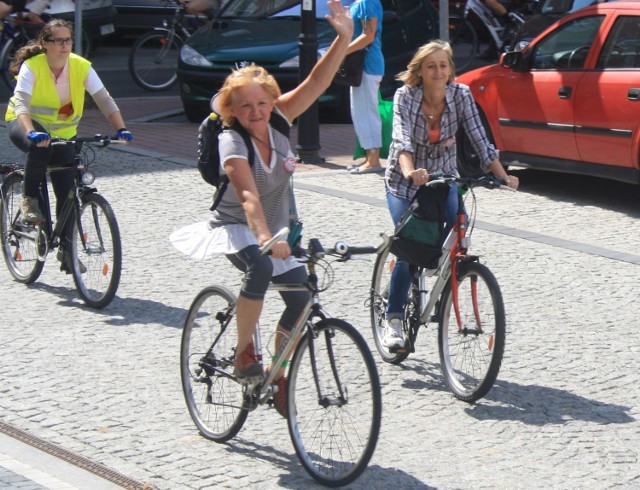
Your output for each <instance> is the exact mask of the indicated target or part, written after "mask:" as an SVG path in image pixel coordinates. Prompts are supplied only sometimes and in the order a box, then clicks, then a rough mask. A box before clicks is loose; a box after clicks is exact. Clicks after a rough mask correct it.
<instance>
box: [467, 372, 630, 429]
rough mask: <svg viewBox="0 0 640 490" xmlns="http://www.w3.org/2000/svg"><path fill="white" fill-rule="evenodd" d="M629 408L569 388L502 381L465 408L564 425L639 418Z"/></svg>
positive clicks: (484, 415)
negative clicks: (584, 395)
mask: <svg viewBox="0 0 640 490" xmlns="http://www.w3.org/2000/svg"><path fill="white" fill-rule="evenodd" d="M492 402H497V403H499V405H496V404H494V403H492ZM629 410H631V407H625V406H623V405H616V404H613V403H605V402H601V401H598V400H593V399H590V398H585V397H583V396H579V395H575V394H573V393H571V392H569V391H566V390H560V389H557V388H549V387H547V386H539V385H522V384H519V383H512V382H509V381H503V380H498V381H496V383H495V385H494V386H493V388H492V389H491V391H490V392H489V394H488V395H487V396H486V397H485V399H484V400H480V401H478V402H477V404H476V405H473V406H470V407H468V408H467V409H466V410H465V411H466V412H467V413H468V414H469V415H470V416H472V417H474V418H476V419H478V420H488V419H491V420H517V421H519V422H522V423H523V424H527V425H538V426H542V425H547V424H559V425H564V424H566V423H568V422H570V421H572V420H583V421H587V422H593V423H595V424H602V425H607V424H628V423H631V422H634V421H635V419H634V418H633V417H631V416H630V415H629V414H628V412H629Z"/></svg>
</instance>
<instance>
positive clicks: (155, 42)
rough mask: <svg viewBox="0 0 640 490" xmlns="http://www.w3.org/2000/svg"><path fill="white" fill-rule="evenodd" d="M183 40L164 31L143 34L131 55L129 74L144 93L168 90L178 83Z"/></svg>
mask: <svg viewBox="0 0 640 490" xmlns="http://www.w3.org/2000/svg"><path fill="white" fill-rule="evenodd" d="M182 44H183V42H182V39H180V38H179V37H178V36H176V35H175V34H173V35H172V34H171V33H169V32H165V31H151V32H148V33H146V34H143V35H142V36H141V37H140V38H139V39H138V40H137V41H136V42H135V43H134V45H133V47H132V48H131V52H130V53H129V73H131V77H132V78H133V80H134V81H135V82H136V83H137V84H138V85H139V86H140V87H142V88H143V89H145V90H149V91H152V92H153V91H160V90H167V89H168V88H170V87H171V86H173V84H175V83H176V81H177V80H178V75H177V69H178V57H179V56H180V48H182Z"/></svg>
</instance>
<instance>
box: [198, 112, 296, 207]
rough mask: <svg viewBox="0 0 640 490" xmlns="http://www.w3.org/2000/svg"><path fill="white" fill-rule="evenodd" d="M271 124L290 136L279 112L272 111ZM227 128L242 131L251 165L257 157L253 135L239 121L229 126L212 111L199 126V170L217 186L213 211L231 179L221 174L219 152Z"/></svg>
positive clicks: (211, 183)
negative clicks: (221, 139) (219, 141)
mask: <svg viewBox="0 0 640 490" xmlns="http://www.w3.org/2000/svg"><path fill="white" fill-rule="evenodd" d="M269 122H270V123H271V126H272V127H273V128H274V129H275V130H276V131H278V132H279V133H281V134H283V135H284V136H286V137H287V139H288V138H289V131H290V128H289V123H288V122H287V120H286V119H285V118H284V117H283V116H281V115H280V114H279V113H278V112H276V111H273V112H271V119H270V121H269ZM226 129H233V130H234V131H237V132H238V133H240V135H241V136H242V138H243V139H244V142H245V144H246V145H247V151H248V155H247V158H248V160H249V165H251V166H253V160H254V158H255V151H254V149H253V143H252V142H251V136H250V135H249V133H248V132H247V130H246V129H244V128H243V127H242V126H241V125H240V124H239V123H238V122H237V121H236V122H235V123H234V124H232V125H231V126H230V127H229V128H227V127H226V126H224V125H223V124H222V119H220V116H219V114H217V113H216V112H211V114H210V115H209V116H207V117H206V118H205V119H204V121H202V123H201V124H200V127H199V128H198V170H199V171H200V175H201V176H202V178H203V179H204V181H205V182H206V183H208V184H210V185H212V186H214V187H215V188H216V192H215V194H214V200H213V205H212V206H211V210H212V211H213V210H214V209H215V208H216V207H217V206H218V204H219V203H220V200H221V199H222V196H223V194H224V192H225V191H226V190H227V186H228V185H229V179H228V177H227V176H226V175H224V174H220V153H219V152H218V137H219V136H220V134H221V133H222V132H223V131H224V130H226Z"/></svg>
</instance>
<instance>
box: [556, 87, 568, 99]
mask: <svg viewBox="0 0 640 490" xmlns="http://www.w3.org/2000/svg"><path fill="white" fill-rule="evenodd" d="M558 97H559V98H560V99H568V98H569V97H571V87H560V89H559V90H558Z"/></svg>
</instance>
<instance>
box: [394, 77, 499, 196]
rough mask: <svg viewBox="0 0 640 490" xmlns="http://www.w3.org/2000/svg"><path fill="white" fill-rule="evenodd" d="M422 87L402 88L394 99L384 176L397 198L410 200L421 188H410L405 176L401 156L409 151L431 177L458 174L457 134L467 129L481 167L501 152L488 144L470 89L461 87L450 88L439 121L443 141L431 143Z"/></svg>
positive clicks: (451, 84) (452, 84) (447, 89)
mask: <svg viewBox="0 0 640 490" xmlns="http://www.w3.org/2000/svg"><path fill="white" fill-rule="evenodd" d="M421 104H422V86H417V87H408V86H406V85H405V86H403V87H401V88H399V89H398V90H397V91H396V93H395V96H394V98H393V135H392V138H393V139H392V142H391V146H390V147H389V158H388V159H387V169H386V172H385V185H386V186H387V189H388V190H389V191H390V192H391V194H393V195H394V196H397V197H401V198H404V199H411V198H413V196H414V195H415V193H416V192H417V190H418V186H415V185H413V186H409V185H408V183H407V181H406V180H405V179H404V177H403V175H402V169H401V168H400V164H399V163H398V156H399V155H400V153H401V152H403V151H406V152H408V153H411V154H412V155H413V164H414V166H415V168H416V169H418V168H426V169H427V171H428V172H429V173H430V174H431V173H434V172H442V173H445V174H455V175H457V173H458V168H457V159H456V132H457V131H458V128H459V127H462V128H464V130H465V132H466V134H467V136H468V137H469V140H470V142H471V145H472V146H473V148H474V151H475V152H476V153H477V154H478V156H479V158H480V162H481V166H482V167H483V168H484V169H487V168H488V167H489V166H490V165H491V162H492V161H493V160H495V159H496V158H498V151H497V150H496V149H495V147H494V146H493V145H492V144H491V143H490V142H489V140H487V136H486V133H485V131H484V127H483V126H482V121H481V120H480V116H479V114H478V109H477V108H476V104H475V102H474V100H473V96H472V95H471V91H470V90H469V87H467V86H466V85H462V84H458V83H450V84H449V85H447V88H446V94H445V107H444V111H443V113H442V119H441V120H440V127H441V132H440V140H439V141H438V142H437V143H435V144H432V143H430V142H429V125H428V122H427V118H426V117H425V115H424V113H423V112H422V108H421Z"/></svg>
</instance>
